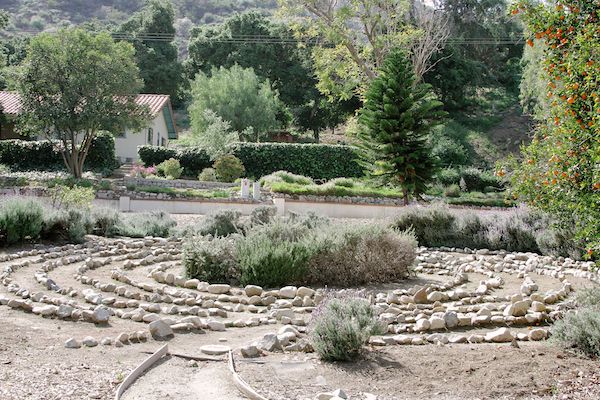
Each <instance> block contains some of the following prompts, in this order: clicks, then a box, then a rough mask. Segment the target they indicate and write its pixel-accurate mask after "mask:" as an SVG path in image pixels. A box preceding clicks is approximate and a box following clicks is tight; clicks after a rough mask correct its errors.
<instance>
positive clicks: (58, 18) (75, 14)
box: [0, 0, 276, 33]
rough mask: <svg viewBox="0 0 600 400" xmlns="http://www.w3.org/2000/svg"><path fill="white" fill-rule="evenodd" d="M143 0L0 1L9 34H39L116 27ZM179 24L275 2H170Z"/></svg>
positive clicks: (271, 6) (213, 19)
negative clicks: (89, 25)
mask: <svg viewBox="0 0 600 400" xmlns="http://www.w3.org/2000/svg"><path fill="white" fill-rule="evenodd" d="M143 4H144V0H94V1H89V0H0V8H1V9H4V10H7V11H9V12H10V13H11V27H10V28H9V32H11V31H12V32H14V33H21V32H25V31H41V30H46V29H50V28H52V27H56V26H64V25H71V24H81V23H84V22H88V21H93V20H95V21H99V22H100V23H102V24H119V23H121V22H123V21H125V20H126V19H127V18H128V17H129V16H130V15H131V14H132V13H133V12H135V11H137V10H139V9H140V8H141V7H142V6H143ZM173 4H174V6H175V9H176V12H177V18H178V19H179V20H180V21H187V20H189V21H191V22H192V23H194V24H198V23H213V22H218V21H220V20H221V19H222V18H223V17H224V16H227V15H229V14H231V13H234V12H239V11H246V10H251V9H259V10H272V9H274V8H275V7H276V1H275V0H173Z"/></svg>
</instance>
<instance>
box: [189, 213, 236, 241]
mask: <svg viewBox="0 0 600 400" xmlns="http://www.w3.org/2000/svg"><path fill="white" fill-rule="evenodd" d="M241 216H242V213H240V212H239V211H234V210H221V211H217V212H215V213H213V214H211V215H209V216H208V217H206V218H205V219H204V220H203V221H202V222H200V223H199V224H198V225H197V226H196V227H195V231H196V233H197V234H198V235H212V236H216V237H223V236H228V235H231V234H232V233H239V232H242V231H243V228H244V227H243V224H242V223H241V222H240V218H241Z"/></svg>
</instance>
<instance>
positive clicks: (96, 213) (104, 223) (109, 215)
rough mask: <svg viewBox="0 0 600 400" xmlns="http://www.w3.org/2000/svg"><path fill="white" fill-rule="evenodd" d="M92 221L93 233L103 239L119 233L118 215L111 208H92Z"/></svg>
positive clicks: (119, 216) (119, 218)
mask: <svg viewBox="0 0 600 400" xmlns="http://www.w3.org/2000/svg"><path fill="white" fill-rule="evenodd" d="M92 220H93V221H94V229H93V232H94V233H95V234H96V235H99V236H104V237H113V236H116V235H117V234H118V233H119V222H120V221H121V215H120V213H119V212H118V211H117V210H115V209H112V208H94V209H93V210H92Z"/></svg>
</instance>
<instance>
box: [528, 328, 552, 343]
mask: <svg viewBox="0 0 600 400" xmlns="http://www.w3.org/2000/svg"><path fill="white" fill-rule="evenodd" d="M547 334H548V333H547V332H546V330H545V329H532V330H531V331H530V332H529V340H535V341H538V340H544V339H546V336H547Z"/></svg>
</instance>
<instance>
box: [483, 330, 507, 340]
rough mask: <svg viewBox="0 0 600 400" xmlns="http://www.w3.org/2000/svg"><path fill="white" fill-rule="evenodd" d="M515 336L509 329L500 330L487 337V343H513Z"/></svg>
mask: <svg viewBox="0 0 600 400" xmlns="http://www.w3.org/2000/svg"><path fill="white" fill-rule="evenodd" d="M512 340H513V335H512V333H510V330H509V329H508V328H500V329H497V330H495V331H492V332H488V334H487V335H485V341H486V342H493V343H506V342H512Z"/></svg>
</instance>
